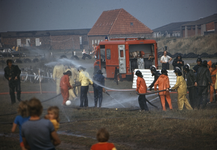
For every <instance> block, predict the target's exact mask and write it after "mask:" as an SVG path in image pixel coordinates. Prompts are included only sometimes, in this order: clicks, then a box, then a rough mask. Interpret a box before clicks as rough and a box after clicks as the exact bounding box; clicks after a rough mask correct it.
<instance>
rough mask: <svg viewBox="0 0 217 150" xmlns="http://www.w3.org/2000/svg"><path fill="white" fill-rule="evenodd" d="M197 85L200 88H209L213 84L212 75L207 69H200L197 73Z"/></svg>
mask: <svg viewBox="0 0 217 150" xmlns="http://www.w3.org/2000/svg"><path fill="white" fill-rule="evenodd" d="M196 81H197V85H198V86H208V85H209V84H211V83H212V80H211V75H210V72H209V69H208V68H207V67H203V66H202V67H200V68H199V69H198V72H197V78H196Z"/></svg>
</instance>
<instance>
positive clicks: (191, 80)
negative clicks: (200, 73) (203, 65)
mask: <svg viewBox="0 0 217 150" xmlns="http://www.w3.org/2000/svg"><path fill="white" fill-rule="evenodd" d="M186 79H187V86H193V85H194V83H195V82H196V77H195V75H194V72H193V70H189V71H188V73H187V76H186Z"/></svg>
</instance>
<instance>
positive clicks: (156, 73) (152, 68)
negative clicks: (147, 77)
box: [149, 65, 161, 91]
mask: <svg viewBox="0 0 217 150" xmlns="http://www.w3.org/2000/svg"><path fill="white" fill-rule="evenodd" d="M150 71H151V74H152V76H154V81H153V82H152V83H151V85H149V90H150V91H151V90H152V87H153V86H154V83H155V82H156V81H157V79H158V77H159V76H160V75H161V74H160V72H159V71H157V70H156V67H155V66H154V65H152V66H151V67H150Z"/></svg>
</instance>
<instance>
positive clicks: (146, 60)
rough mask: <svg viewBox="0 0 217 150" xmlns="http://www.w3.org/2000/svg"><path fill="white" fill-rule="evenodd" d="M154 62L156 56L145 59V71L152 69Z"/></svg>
mask: <svg viewBox="0 0 217 150" xmlns="http://www.w3.org/2000/svg"><path fill="white" fill-rule="evenodd" d="M153 60H154V55H149V57H148V58H145V69H149V68H151V66H152V62H153Z"/></svg>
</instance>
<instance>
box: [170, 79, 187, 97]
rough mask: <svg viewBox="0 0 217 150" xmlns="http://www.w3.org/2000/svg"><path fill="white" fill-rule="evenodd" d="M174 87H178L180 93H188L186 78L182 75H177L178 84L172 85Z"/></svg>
mask: <svg viewBox="0 0 217 150" xmlns="http://www.w3.org/2000/svg"><path fill="white" fill-rule="evenodd" d="M172 89H173V90H174V89H177V92H178V94H181V95H186V94H187V84H186V81H185V79H184V78H183V77H182V76H177V78H176V84H175V85H174V86H173V87H172Z"/></svg>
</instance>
